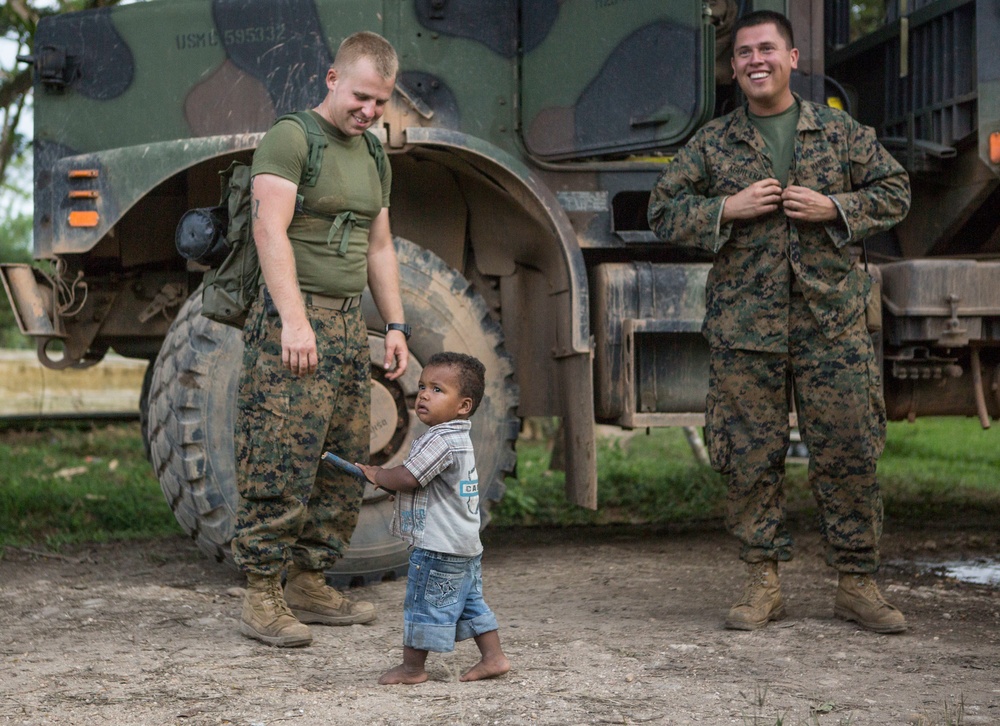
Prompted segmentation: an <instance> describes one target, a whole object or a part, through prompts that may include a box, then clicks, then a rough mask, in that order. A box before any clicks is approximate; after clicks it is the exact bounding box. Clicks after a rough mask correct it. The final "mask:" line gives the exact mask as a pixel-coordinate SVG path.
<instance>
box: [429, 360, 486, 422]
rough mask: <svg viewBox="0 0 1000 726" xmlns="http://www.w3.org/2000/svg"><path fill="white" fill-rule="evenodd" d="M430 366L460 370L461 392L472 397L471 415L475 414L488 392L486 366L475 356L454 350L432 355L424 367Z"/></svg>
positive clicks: (459, 382)
mask: <svg viewBox="0 0 1000 726" xmlns="http://www.w3.org/2000/svg"><path fill="white" fill-rule="evenodd" d="M430 366H451V367H453V368H454V369H455V370H457V371H458V385H459V388H460V392H461V394H462V395H463V396H468V397H469V398H471V399H472V410H471V411H469V415H470V416H471V415H472V414H474V413H475V412H476V409H477V408H479V404H480V403H481V402H482V400H483V394H484V393H485V392H486V366H484V365H483V364H482V362H481V361H480V360H479V359H478V358H476V357H474V356H471V355H466V354H465V353H455V352H452V351H442V352H441V353H435V354H434V355H432V356H431V357H430V360H428V361H427V362H426V363H424V368H428V367H430Z"/></svg>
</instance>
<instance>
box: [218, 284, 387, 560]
mask: <svg viewBox="0 0 1000 726" xmlns="http://www.w3.org/2000/svg"><path fill="white" fill-rule="evenodd" d="M263 297H264V296H263V295H259V296H258V298H257V302H255V303H254V306H253V308H252V309H251V311H250V316H249V318H248V320H247V324H246V326H245V327H244V330H243V338H244V353H243V370H242V372H241V374H240V381H239V396H238V404H237V411H236V425H235V435H236V442H235V443H236V447H235V448H236V452H235V453H236V467H237V486H238V489H239V494H240V500H239V507H238V511H237V519H236V534H235V536H234V537H233V541H232V550H233V556H234V559H235V561H236V564H237V565H238V566H239V567H240V569H242V570H243V571H244V572H252V573H256V574H262V575H268V574H276V573H279V572H281V570H282V568H283V567H284V566H285V564H286V563H287V562H288V561H294V562H295V563H296V564H297V565H299V566H300V567H302V568H304V569H310V570H316V569H326V568H328V567H330V566H332V565H333V564H334V563H335V562H336V561H337V560H338V559H340V557H341V556H342V555H343V553H344V551H345V550H346V549H347V547H348V545H349V544H350V541H351V535H352V534H353V532H354V528H355V526H356V525H357V522H358V513H359V512H360V509H361V502H362V498H363V495H364V485H363V484H361V483H360V482H358V481H357V480H355V479H353V478H352V477H350V476H347V475H346V474H342V473H340V472H338V471H334V470H331V468H330V467H327V466H321V465H320V458H321V456H322V454H323V452H324V451H325V450H329V451H333V452H335V453H337V454H339V455H340V456H342V457H343V458H345V459H347V460H348V461H367V460H368V447H369V441H370V428H371V423H370V419H371V416H370V407H371V383H370V380H371V358H370V353H369V347H368V332H367V330H366V327H365V322H364V319H363V317H362V315H361V308H360V307H356V308H354V309H353V310H351V311H348V312H346V313H342V312H340V311H334V310H325V309H320V308H315V307H309V308H307V312H308V314H309V318H310V321H311V323H312V327H313V330H314V331H315V333H316V346H317V351H318V354H319V366H318V368H317V370H316V372H315V373H314V374H313V375H311V376H297V375H295V374H293V373H292V372H291V371H289V370H288V369H286V368H285V367H284V366H282V364H281V321H280V318H278V317H277V316H269V315H267V314H266V313H265V311H264V309H263Z"/></svg>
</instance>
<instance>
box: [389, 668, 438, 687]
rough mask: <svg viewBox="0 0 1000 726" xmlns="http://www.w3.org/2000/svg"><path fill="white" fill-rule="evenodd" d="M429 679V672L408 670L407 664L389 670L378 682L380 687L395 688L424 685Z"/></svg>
mask: <svg viewBox="0 0 1000 726" xmlns="http://www.w3.org/2000/svg"><path fill="white" fill-rule="evenodd" d="M427 678H428V676H427V671H425V670H424V669H423V668H421V669H420V670H413V669H411V668H407V667H406V664H405V663H401V664H400V665H398V666H396V667H395V668H392V669H390V670H387V671H386V672H385V673H383V674H382V675H380V676H379V677H378V682H379V685H380V686H394V685H396V684H399V683H402V684H404V685H407V686H412V685H415V684H417V683H423V682H424V681H426V680H427Z"/></svg>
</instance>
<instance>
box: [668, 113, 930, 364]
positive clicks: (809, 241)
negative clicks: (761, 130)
mask: <svg viewBox="0 0 1000 726" xmlns="http://www.w3.org/2000/svg"><path fill="white" fill-rule="evenodd" d="M795 98H796V100H797V101H798V102H799V104H800V113H799V122H798V127H797V130H796V133H797V135H798V138H797V139H796V142H795V154H794V160H793V162H792V168H791V170H790V171H789V179H788V183H789V184H795V185H798V186H803V187H809V188H810V189H814V190H816V191H819V192H822V193H823V194H826V195H829V196H830V198H831V199H832V200H833V201H834V203H835V204H836V205H837V208H838V210H839V218H838V219H837V220H835V221H833V222H828V223H810V222H796V221H793V220H791V219H789V218H788V217H786V216H785V214H784V212H783V211H782V210H780V209H779V210H778V211H776V212H773V213H772V214H769V215H766V216H763V217H758V218H757V219H752V220H734V221H732V222H728V223H726V224H725V225H723V224H721V218H722V203H723V200H724V199H725V198H726V197H727V196H730V195H733V194H736V193H737V192H739V191H741V190H742V189H744V188H746V187H747V186H749V185H750V184H752V183H753V182H755V181H759V180H762V179H767V178H770V177H772V176H773V172H772V170H771V162H770V159H769V158H768V156H767V154H766V151H765V147H764V140H763V139H762V138H761V136H760V134H758V133H757V130H756V129H755V128H754V126H753V124H752V123H751V122H750V119H749V118H748V117H747V113H746V108H745V107H744V108H740V109H737V110H736V111H734V112H732V113H731V114H729V115H727V116H724V117H722V118H718V119H714V120H712V121H711V122H709V123H708V124H706V125H705V126H704V127H702V128H701V129H700V130H699V131H698V132H697V133H696V134H695V135H694V137H693V138H692V139H691V140H690V141H689V142H688V143H687V145H686V146H685V147H684V148H683V149H681V150H680V151H679V152H678V153H677V156H676V158H675V159H674V160H673V161H672V162H671V163H670V164H668V165H667V167H666V169H665V171H664V172H663V174H662V175H661V177H660V179H659V180H658V181H657V183H656V186H655V187H654V189H653V191H652V195H651V197H650V203H649V225H650V227H651V228H652V229H653V230H654V231H655V232H656V233H657V235H659V237H660V238H662V239H663V240H665V241H667V242H671V243H674V244H677V245H681V246H687V247H696V248H699V249H703V250H707V251H709V252H713V253H715V261H714V264H713V266H712V270H711V272H710V273H709V276H708V282H707V286H706V313H705V324H704V328H703V332H704V334H705V337H706V338H707V339H708V342H709V344H710V345H712V346H713V347H724V348H740V349H744V350H758V351H766V352H774V353H781V352H786V351H787V349H788V310H789V297H790V295H791V286H792V281H793V280H795V281H796V282H797V288H798V289H799V290H801V292H802V294H803V295H804V296H805V298H806V301H807V302H808V304H809V308H810V310H811V311H812V313H813V315H815V317H816V320H817V322H818V323H819V326H820V329H821V330H822V331H823V332H824V334H825V335H826V336H827V338H830V339H832V338H835V337H837V336H838V335H839V334H840V333H842V332H843V331H844V330H845V329H846V328H847V327H848V326H850V325H851V324H852V322H855V321H856V320H857V319H858V318H859V316H862V315H863V314H864V309H865V300H866V296H867V295H868V293H869V290H870V288H871V282H870V280H869V278H868V276H867V275H866V274H864V273H863V271H861V270H858V269H856V268H855V267H854V264H853V263H854V258H855V255H856V252H854V251H852V250H851V245H860V243H861V240H863V239H864V238H865V237H867V236H869V235H871V234H873V233H875V232H881V231H884V230H887V229H889V228H891V227H892V226H893V225H895V224H897V223H898V222H899V221H900V220H902V219H903V217H905V216H906V213H907V211H908V210H909V206H910V184H909V179H908V177H907V175H906V171H904V169H903V168H902V167H901V166H900V165H899V163H898V162H896V160H895V159H893V158H892V156H891V155H890V154H889V152H887V151H886V150H885V148H884V147H883V146H882V145H881V144H880V143H879V142H878V140H877V139H876V137H875V131H874V130H873V129H871V128H869V127H868V126H863V125H862V124H860V123H858V122H857V121H856V120H855V119H853V118H852V117H851V116H849V115H848V114H846V113H844V112H842V111H839V110H837V109H834V108H830V107H828V106H823V105H819V104H814V103H811V102H808V101H803V100H802V99H801V98H799V97H798V96H796V97H795ZM793 271H794V276H793V274H792V273H793Z"/></svg>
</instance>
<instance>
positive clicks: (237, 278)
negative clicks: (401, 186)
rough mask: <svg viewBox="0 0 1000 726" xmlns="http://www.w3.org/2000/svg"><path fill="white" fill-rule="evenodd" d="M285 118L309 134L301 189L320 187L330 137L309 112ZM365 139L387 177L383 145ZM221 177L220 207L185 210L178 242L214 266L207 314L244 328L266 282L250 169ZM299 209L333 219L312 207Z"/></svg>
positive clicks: (207, 285) (206, 289)
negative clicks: (255, 225)
mask: <svg viewBox="0 0 1000 726" xmlns="http://www.w3.org/2000/svg"><path fill="white" fill-rule="evenodd" d="M282 119H292V120H294V121H295V122H296V123H298V124H299V125H300V126H301V127H302V130H303V131H304V132H305V134H306V143H307V145H308V151H307V154H306V166H305V168H304V169H303V170H302V179H301V180H300V181H299V186H300V187H313V186H316V182H317V181H318V180H319V173H320V169H321V168H322V165H323V152H324V150H325V149H326V146H327V144H328V142H327V138H326V134H325V133H324V132H323V130H322V129H321V128H320V126H319V123H318V122H317V121H316V119H315V118H313V116H312V115H311V114H309V113H308V112H307V111H298V112H296V113H290V114H286V115H284V116H281V117H279V118H278V119H276V120H275V123H277V122H278V121H281V120H282ZM364 139H365V143H366V144H367V146H368V152H369V153H370V154H371V156H372V158H373V159H374V160H375V168H376V169H377V170H378V174H379V178H381V177H382V174H383V173H384V171H385V150H384V149H383V148H382V143H381V142H380V141H379V140H378V138H377V137H376V136H375V135H374V134H373V133H372V132H371V131H365V132H364ZM219 176H220V178H221V180H222V198H221V199H220V201H219V206H217V207H205V208H199V209H192V210H189V211H188V212H185V213H184V215H183V216H182V217H181V220H180V222H179V223H178V225H177V231H176V234H175V242H176V245H177V251H178V252H180V254H181V255H182V256H183V257H185V258H187V259H189V260H193V261H195V262H198V263H199V264H203V265H207V266H208V267H210V268H211V269H210V270H209V271H208V272H206V273H205V275H204V277H203V278H202V298H201V299H202V308H201V314H202V315H204V316H205V317H206V318H209V319H210V320H214V321H216V322H218V323H223V324H224V325H230V326H232V327H234V328H241V329H242V327H243V323H244V322H245V321H246V318H247V314H248V313H249V311H250V306H251V305H253V302H254V300H256V298H257V291H258V290H259V288H260V285H261V282H262V278H261V271H260V260H259V259H258V258H257V246H256V245H255V244H254V241H253V225H252V220H251V212H250V201H251V196H250V165H249V164H244V163H243V162H240V161H234V162H233V163H232V164H230V165H229V168H228V169H226V170H225V171H222V172H220V173H219ZM298 211H302V212H303V213H304V214H310V215H311V216H315V217H320V218H322V219H330V220H331V221H332V219H333V218H332V217H329V218H328V217H327V216H326V215H322V214H319V213H316V212H311V211H309V210H306V209H300V210H298Z"/></svg>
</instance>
